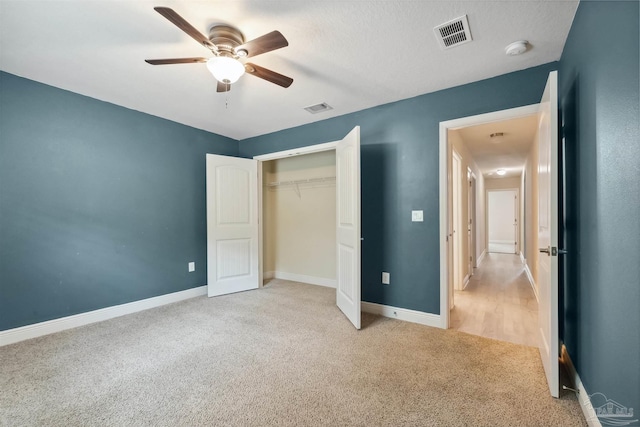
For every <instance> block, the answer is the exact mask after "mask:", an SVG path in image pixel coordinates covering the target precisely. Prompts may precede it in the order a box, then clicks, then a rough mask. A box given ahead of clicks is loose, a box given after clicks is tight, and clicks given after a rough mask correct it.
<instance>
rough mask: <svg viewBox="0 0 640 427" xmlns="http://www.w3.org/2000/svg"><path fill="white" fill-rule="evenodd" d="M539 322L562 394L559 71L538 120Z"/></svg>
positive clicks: (549, 371)
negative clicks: (559, 295) (559, 255)
mask: <svg viewBox="0 0 640 427" xmlns="http://www.w3.org/2000/svg"><path fill="white" fill-rule="evenodd" d="M538 135H539V137H538V147H539V148H538V155H539V156H538V245H539V247H540V252H541V253H540V254H539V256H538V294H539V298H540V301H539V305H538V323H539V326H540V343H539V347H540V356H541V357H542V365H543V366H544V372H545V374H546V376H547V383H548V384H549V391H550V392H551V395H552V396H553V397H559V396H560V385H559V381H560V379H559V361H558V356H559V338H558V73H557V71H553V72H551V73H550V74H549V79H548V80H547V86H546V87H545V89H544V94H543V95H542V101H541V102H540V118H539V122H538Z"/></svg>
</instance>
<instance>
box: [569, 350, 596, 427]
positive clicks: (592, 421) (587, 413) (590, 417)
mask: <svg viewBox="0 0 640 427" xmlns="http://www.w3.org/2000/svg"><path fill="white" fill-rule="evenodd" d="M561 357H562V362H563V363H564V365H565V366H566V367H567V371H569V377H570V379H571V382H572V384H573V385H574V387H575V389H576V390H577V391H578V393H576V394H577V397H578V402H580V408H582V413H583V414H584V417H585V419H586V420H587V424H588V425H589V427H602V424H601V423H600V420H599V419H598V416H597V415H596V411H595V410H594V409H593V405H592V404H591V400H590V399H589V393H587V390H586V389H585V388H584V384H582V380H580V375H578V372H577V371H576V368H575V366H573V361H572V360H571V357H570V356H569V352H568V351H567V347H565V346H564V345H563V346H562V356H561Z"/></svg>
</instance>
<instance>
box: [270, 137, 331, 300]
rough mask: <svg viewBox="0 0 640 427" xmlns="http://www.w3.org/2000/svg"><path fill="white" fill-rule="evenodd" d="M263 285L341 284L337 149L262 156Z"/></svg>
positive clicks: (328, 285)
mask: <svg viewBox="0 0 640 427" xmlns="http://www.w3.org/2000/svg"><path fill="white" fill-rule="evenodd" d="M260 164H261V168H260V169H261V171H260V172H259V174H260V177H261V181H262V183H261V188H262V197H261V205H262V206H261V210H262V222H261V242H262V244H261V247H262V266H261V271H262V286H265V285H267V284H268V283H269V282H271V281H272V280H274V279H281V280H291V281H295V282H302V283H307V284H312V285H320V286H327V287H332V288H335V287H336V259H337V255H336V232H337V230H336V151H335V149H333V148H330V149H327V150H324V151H318V152H312V153H309V154H300V155H288V156H286V157H282V158H275V159H272V160H263V161H261V162H260Z"/></svg>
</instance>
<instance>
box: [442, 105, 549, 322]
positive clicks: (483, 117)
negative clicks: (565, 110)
mask: <svg viewBox="0 0 640 427" xmlns="http://www.w3.org/2000/svg"><path fill="white" fill-rule="evenodd" d="M538 105H539V104H532V105H527V106H524V107H517V108H511V109H508V110H501V111H494V112H492V113H486V114H479V115H476V116H469V117H462V118H459V119H453V120H447V121H444V122H440V178H439V181H440V192H439V196H440V198H439V199H440V202H439V204H440V254H441V255H440V327H441V328H443V329H448V328H449V289H448V283H449V275H450V272H449V252H448V239H447V234H448V230H449V229H450V224H449V219H448V214H449V209H448V206H447V196H448V189H447V176H448V174H449V166H448V164H447V163H448V162H447V148H448V147H449V140H448V133H449V130H456V129H459V128H463V127H467V126H474V125H479V124H484V123H491V122H498V121H503V120H509V119H516V118H520V117H526V116H531V115H534V114H538V108H539V107H538Z"/></svg>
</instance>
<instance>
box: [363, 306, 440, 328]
mask: <svg viewBox="0 0 640 427" xmlns="http://www.w3.org/2000/svg"><path fill="white" fill-rule="evenodd" d="M362 311H364V312H367V313H371V314H378V315H380V316H384V317H390V318H392V319H398V320H404V321H405V322H411V323H419V324H421V325H426V326H432V327H434V328H442V320H441V319H440V315H438V314H431V313H425V312H423V311H416V310H409V309H407V308H398V307H392V306H390V305H382V304H376V303H373V302H365V301H362Z"/></svg>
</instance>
